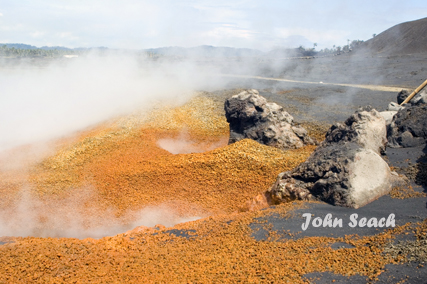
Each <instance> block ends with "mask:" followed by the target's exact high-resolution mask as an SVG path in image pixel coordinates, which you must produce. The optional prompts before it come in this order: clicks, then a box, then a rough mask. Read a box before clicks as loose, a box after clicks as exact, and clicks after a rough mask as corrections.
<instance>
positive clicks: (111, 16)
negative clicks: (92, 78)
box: [0, 0, 427, 51]
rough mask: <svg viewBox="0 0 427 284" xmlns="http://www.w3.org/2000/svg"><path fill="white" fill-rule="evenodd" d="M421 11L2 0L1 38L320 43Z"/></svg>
mask: <svg viewBox="0 0 427 284" xmlns="http://www.w3.org/2000/svg"><path fill="white" fill-rule="evenodd" d="M426 16H427V2H426V1H425V0H405V1H401V0H398V1H395V0H379V1H377V0H369V1H367V0H359V1H345V0H339V1H338V0H324V1H315V0H299V1H286V0H263V1H255V0H234V1H233V0H215V1H207V0H206V1H204V0H184V1H177V0H156V1H147V0H120V1H119V0H84V1H82V0H66V1H64V0H19V1H17V0H0V43H25V44H31V45H35V46H38V47H41V46H67V47H72V48H74V47H98V46H105V47H109V48H129V49H146V48H156V47H165V46H183V47H193V46H199V45H213V46H228V47H237V48H255V49H259V50H263V51H268V50H271V49H273V48H277V47H298V46H299V45H303V46H304V47H313V44H314V43H317V45H318V47H317V49H321V48H330V47H332V46H333V45H336V46H342V45H345V44H347V40H348V39H349V40H356V39H359V40H365V41H366V40H368V39H370V38H371V37H372V35H373V34H379V33H381V32H382V31H384V30H386V29H387V28H390V27H392V26H394V25H396V24H399V23H402V22H406V21H412V20H416V19H420V18H424V17H426Z"/></svg>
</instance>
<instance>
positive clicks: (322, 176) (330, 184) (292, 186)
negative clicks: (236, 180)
mask: <svg viewBox="0 0 427 284" xmlns="http://www.w3.org/2000/svg"><path fill="white" fill-rule="evenodd" d="M386 142H387V140H386V127H385V120H384V118H382V116H381V115H380V114H379V113H378V112H377V111H376V110H375V109H372V108H371V107H365V108H361V109H359V110H358V111H357V112H356V113H355V114H353V115H352V116H351V117H350V118H348V119H347V120H346V121H345V123H344V124H336V125H333V126H332V127H331V128H330V129H329V131H328V133H327V134H326V138H325V141H323V142H322V144H321V145H320V146H319V147H318V148H317V149H316V150H315V151H314V153H313V154H312V155H311V156H310V157H309V158H308V159H307V161H305V162H304V163H302V164H301V165H299V166H298V167H297V168H295V169H294V170H292V171H288V172H283V173H281V174H279V176H278V178H277V180H276V183H275V184H274V185H273V186H272V187H271V188H270V189H269V191H268V192H269V194H270V196H271V199H272V201H273V202H274V203H280V202H286V201H290V200H295V199H302V200H313V199H318V200H323V201H326V202H328V203H331V204H334V205H339V206H345V207H351V208H359V207H362V206H364V205H366V204H368V203H369V202H371V201H373V200H375V199H377V198H379V197H380V196H382V195H384V194H386V193H388V192H389V191H390V190H391V188H392V180H393V175H392V173H391V171H390V168H389V167H388V165H387V163H386V162H385V161H384V160H383V159H382V158H381V157H380V155H379V154H380V152H381V151H383V150H384V148H385V144H386Z"/></svg>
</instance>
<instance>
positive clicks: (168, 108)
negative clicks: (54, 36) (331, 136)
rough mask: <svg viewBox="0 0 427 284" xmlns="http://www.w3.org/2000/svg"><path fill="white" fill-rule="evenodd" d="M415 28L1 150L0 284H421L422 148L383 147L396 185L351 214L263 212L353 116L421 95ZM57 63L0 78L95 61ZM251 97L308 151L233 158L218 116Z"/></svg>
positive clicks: (422, 51) (251, 147) (237, 74)
mask: <svg viewBox="0 0 427 284" xmlns="http://www.w3.org/2000/svg"><path fill="white" fill-rule="evenodd" d="M426 25H427V21H426V19H422V20H418V21H414V22H410V23H404V24H402V25H400V26H396V27H393V28H391V29H390V30H391V31H394V30H396V29H400V31H401V32H400V33H399V40H397V39H396V38H395V35H396V33H395V32H390V30H387V31H385V32H384V33H382V34H379V35H378V36H376V37H375V38H373V39H371V40H370V41H368V42H365V44H364V46H362V47H363V48H361V49H360V50H355V51H353V52H349V53H343V54H340V55H335V56H326V57H318V58H316V57H309V58H280V59H269V58H267V59H253V58H252V59H250V60H249V59H248V62H242V60H235V61H233V60H230V61H227V62H219V61H220V60H218V59H215V60H211V61H206V62H202V63H200V62H199V63H198V64H201V65H204V67H203V72H205V71H206V70H209V69H211V70H213V71H212V72H210V73H203V74H195V73H197V72H194V74H192V76H190V77H189V78H181V81H185V83H187V82H189V81H197V80H198V79H200V78H201V76H204V77H203V78H204V80H206V78H208V80H207V81H209V82H211V81H212V82H211V83H212V84H205V85H200V86H199V85H197V84H196V85H195V86H196V87H195V88H193V89H194V90H191V91H189V90H187V89H185V88H183V89H185V92H183V91H182V89H180V88H175V89H174V88H170V89H168V88H167V86H166V85H168V82H164V85H165V86H164V88H165V89H164V90H163V91H164V92H167V93H168V95H167V96H164V97H162V95H160V92H159V95H158V96H156V97H154V98H151V99H150V101H149V102H148V101H144V105H136V104H135V105H136V106H131V107H130V106H126V107H123V108H122V109H121V110H120V112H112V113H113V114H114V115H112V116H110V117H109V118H108V119H103V120H102V121H99V120H97V119H94V120H93V122H94V123H91V124H90V125H89V126H88V125H85V126H84V127H80V128H79V127H77V126H79V125H77V126H76V127H75V128H73V131H69V132H66V133H65V132H64V133H61V134H60V135H57V136H55V137H54V138H51V137H50V136H46V137H48V138H49V139H45V137H44V136H43V137H41V138H40V139H39V140H37V141H31V143H30V142H27V143H23V144H21V145H19V146H14V147H9V148H7V149H2V151H0V193H1V196H2V198H1V199H0V258H1V263H2V265H0V283H33V282H34V283H62V282H64V283H88V282H91V283H123V282H132V283H331V282H333V281H334V282H336V283H343V282H348V283H367V282H372V283H425V281H426V279H427V267H426V263H425V262H426V261H427V243H426V242H427V238H426V234H427V195H426V192H427V187H426V179H425V178H426V166H425V165H426V164H427V163H426V158H425V157H426V153H427V148H426V143H425V141H424V142H423V143H422V144H420V145H415V146H413V147H409V146H408V147H403V148H402V147H401V148H389V147H387V149H386V151H385V153H383V156H382V158H383V159H384V160H385V161H386V162H387V163H388V165H389V166H390V167H391V169H392V170H393V171H396V172H397V173H398V174H399V175H401V176H403V175H404V176H405V177H406V178H405V180H406V183H405V184H404V185H401V186H396V187H394V188H393V189H392V190H391V191H390V192H389V193H388V194H386V195H384V196H382V197H380V198H378V199H377V200H375V201H373V202H371V203H369V204H367V205H365V206H363V207H361V208H358V209H354V208H347V207H340V206H334V205H331V204H329V203H325V202H322V201H319V200H310V201H305V200H298V199H297V198H296V199H294V200H292V201H289V202H283V203H280V204H277V203H274V204H273V203H272V202H271V200H269V199H268V198H267V197H266V195H265V193H266V191H267V190H269V188H271V187H272V186H273V184H274V183H275V182H276V179H277V177H278V174H279V173H282V172H285V171H291V170H293V169H294V168H296V167H297V166H298V165H300V164H301V163H303V162H304V161H306V160H307V159H308V158H309V157H310V155H312V153H313V152H314V151H315V150H316V147H318V145H319V144H320V142H322V141H323V140H324V138H325V134H326V133H327V131H328V129H329V128H330V127H331V125H333V124H334V123H337V122H340V123H343V122H344V121H345V120H346V119H347V118H348V117H350V116H351V115H352V114H353V113H354V112H355V111H357V110H358V109H359V107H363V106H367V105H370V106H372V107H373V108H374V109H376V110H377V111H379V112H381V111H385V110H386V109H387V107H388V105H389V103H390V102H396V97H397V95H398V93H399V92H400V91H401V90H407V91H408V92H409V93H410V92H412V91H413V90H415V89H416V88H417V87H418V86H419V85H420V84H421V83H423V81H425V80H426V79H427V72H426V70H427V69H426V67H425V62H426V59H427V49H426V48H425V47H426V46H427V45H426V44H427V38H426V36H425V33H422V32H420V33H418V34H422V35H423V36H424V41H422V42H421V41H420V39H418V40H417V41H413V42H412V45H411V42H410V39H411V36H410V35H412V34H414V33H416V32H415V31H414V29H419V30H425V27H426ZM393 29H394V30H393ZM420 42H421V43H420ZM384 43H387V44H384ZM419 46H422V47H421V48H419ZM99 58H101V59H102V60H103V62H104V63H105V61H108V59H105V58H104V57H103V56H100V57H99ZM99 58H98V59H99ZM67 60H68V61H67ZM67 60H57V61H59V62H51V61H49V62H46V60H42V59H34V60H30V61H29V62H24V63H23V62H18V60H12V59H8V60H3V63H4V64H3V65H2V67H1V68H0V69H1V72H2V74H3V73H6V72H9V73H11V74H15V75H16V74H18V75H16V76H19V74H20V72H31V71H34V70H41V71H40V72H44V71H43V70H50V69H49V68H51V67H50V66H52V65H54V66H57V67H55V68H57V69H54V70H63V69H61V68H68V67H67V66H72V67H73V66H75V65H73V64H74V63H73V62H78V61H81V60H86V63H87V61H90V60H92V59H90V58H88V59H85V58H71V59H67ZM170 60H172V61H173V60H176V59H170ZM52 61H53V60H52ZM96 62H98V61H96V60H95V61H93V62H92V64H95V63H96ZM144 62H145V61H144ZM146 62H148V63H147V64H149V65H150V66H155V65H156V64H162V63H160V62H159V61H153V60H151V59H147V61H146ZM18 63H19V64H18ZM172 64H173V66H175V65H180V64H181V63H180V62H178V61H177V62H175V61H174V62H173V63H172ZM58 66H59V67H58ZM105 66H107V65H105ZM248 66H251V67H250V68H249V67H248ZM253 66H256V68H255V67H253ZM72 70H74V69H72ZM190 70H192V69H190ZM195 70H198V69H195ZM193 71H194V70H193ZM145 72H147V71H146V69H144V70H142V71H140V73H141V74H145ZM170 72H171V73H173V70H172V71H170ZM15 75H13V76H15ZM125 75H126V74H125ZM125 75H124V76H125ZM169 75H170V74H169ZM90 79H91V78H89V80H90ZM171 80H172V79H171ZM200 80H201V79H200ZM181 81H180V82H181ZM218 82H220V83H219V84H217V83H218ZM104 83H105V84H106V85H108V79H107V80H104V81H102V80H101V81H99V82H97V84H100V85H102V84H104ZM52 84H54V83H52ZM72 84H73V83H72V82H70V85H67V86H65V87H64V91H65V89H66V88H71V89H72V88H74V87H73V86H72ZM184 85H185V84H184ZM34 86H35V87H34V88H37V87H39V88H40V86H42V85H41V84H38V83H37V82H34ZM174 86H175V85H174ZM218 86H219V87H218ZM19 87H20V86H16V88H19ZM126 88H127V87H126V86H123V89H126ZM252 89H255V90H257V91H258V92H259V95H261V96H262V97H264V98H265V99H266V100H268V101H269V102H274V103H277V104H278V105H280V106H282V107H283V109H284V110H285V111H287V112H288V113H289V114H290V115H292V116H293V118H294V120H295V123H296V124H297V125H298V126H301V127H303V128H304V129H306V130H307V133H308V135H309V136H310V137H312V138H313V139H314V140H316V141H317V142H316V143H313V144H304V145H303V146H302V147H298V148H296V149H279V148H276V147H272V146H267V145H264V144H261V143H259V142H257V141H254V140H253V139H248V138H246V139H242V140H240V141H237V142H235V143H232V144H228V142H229V137H230V127H229V123H228V122H227V119H226V114H225V110H224V103H225V101H226V100H227V99H229V98H231V97H232V96H234V95H237V94H239V93H241V92H244V91H245V90H252ZM104 99H105V100H108V96H106V97H105V98H103V97H102V94H101V95H100V99H99V101H100V103H99V107H100V108H102V106H103V104H102V100H104ZM84 100H85V98H84V97H83V98H79V101H78V102H76V103H75V104H76V105H79V104H82V105H83V104H84ZM123 100H126V97H124V98H123ZM97 104H98V103H97ZM117 104H118V105H120V102H119V101H118V102H117ZM123 109H124V111H123ZM93 112H96V109H95V108H94V109H93ZM82 113H83V111H82ZM71 115H72V117H73V118H75V120H78V119H80V118H79V117H81V116H83V114H80V113H79V112H78V111H77V112H74V113H73V114H71ZM54 119H55V117H52V120H54ZM83 119H84V118H83ZM64 127H65V126H64ZM425 136H426V137H427V134H425ZM42 138H43V139H42ZM0 146H1V145H0ZM319 147H320V146H319ZM0 149H1V148H0ZM304 213H310V214H312V216H314V217H321V218H322V219H323V218H324V217H325V216H326V215H327V214H328V213H331V214H332V216H333V217H338V218H342V219H343V220H344V226H343V227H342V228H330V227H319V228H313V227H310V228H309V229H308V230H302V228H301V225H302V224H303V223H304V220H305V219H304V218H303V217H302V214H304ZM353 213H357V214H359V216H360V217H362V216H363V217H367V218H368V219H369V218H371V217H376V218H378V219H379V218H381V217H387V216H389V215H390V214H395V220H396V223H395V225H396V226H395V227H388V228H387V227H383V228H380V227H377V228H374V227H372V228H368V227H356V228H351V227H349V226H347V223H348V222H347V220H348V219H349V216H350V215H351V214H353Z"/></svg>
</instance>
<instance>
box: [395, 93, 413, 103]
mask: <svg viewBox="0 0 427 284" xmlns="http://www.w3.org/2000/svg"><path fill="white" fill-rule="evenodd" d="M409 95H410V94H409V92H408V91H407V90H402V91H400V92H399V93H398V94H397V103H398V104H399V105H400V104H401V103H403V101H404V100H406V98H407V97H408V96H409Z"/></svg>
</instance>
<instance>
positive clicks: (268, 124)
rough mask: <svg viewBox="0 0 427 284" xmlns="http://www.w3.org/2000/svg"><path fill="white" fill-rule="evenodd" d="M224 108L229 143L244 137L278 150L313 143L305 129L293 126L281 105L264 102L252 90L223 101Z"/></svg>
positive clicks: (264, 100) (290, 118)
mask: <svg viewBox="0 0 427 284" xmlns="http://www.w3.org/2000/svg"><path fill="white" fill-rule="evenodd" d="M224 109H225V116H226V118H227V122H228V123H229V124H230V139H229V142H228V143H229V144H231V143H234V142H237V141H239V140H242V139H245V138H249V139H252V140H255V141H257V142H259V143H261V144H265V145H268V146H273V147H276V148H279V149H294V148H300V147H302V146H304V145H305V144H314V141H313V139H311V138H310V137H309V136H308V134H307V131H306V130H305V129H304V128H303V127H301V126H297V125H295V124H294V122H293V117H292V116H291V115H290V114H289V113H287V112H286V111H285V110H284V109H283V107H281V106H279V105H278V104H276V103H270V102H267V100H266V99H265V98H264V97H262V96H260V95H259V93H258V91H256V90H247V91H243V92H241V93H239V94H237V95H234V96H232V97H231V98H229V99H227V100H226V101H225V104H224Z"/></svg>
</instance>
